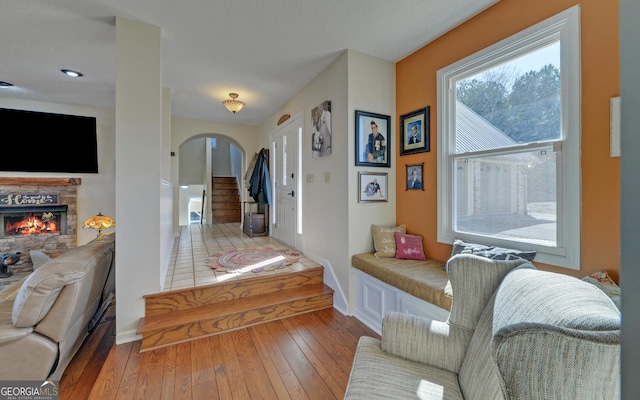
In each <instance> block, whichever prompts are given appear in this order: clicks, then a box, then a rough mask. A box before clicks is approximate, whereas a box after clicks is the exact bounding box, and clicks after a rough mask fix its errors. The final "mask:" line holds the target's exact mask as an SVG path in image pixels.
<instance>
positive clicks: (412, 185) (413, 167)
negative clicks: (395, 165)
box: [405, 163, 424, 191]
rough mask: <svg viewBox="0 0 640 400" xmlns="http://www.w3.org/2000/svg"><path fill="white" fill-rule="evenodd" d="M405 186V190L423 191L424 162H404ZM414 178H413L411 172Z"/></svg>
mask: <svg viewBox="0 0 640 400" xmlns="http://www.w3.org/2000/svg"><path fill="white" fill-rule="evenodd" d="M405 169H406V180H405V181H406V182H407V188H406V189H405V190H422V191H424V163H421V164H410V165H409V164H405ZM414 171H415V174H416V178H415V179H413V174H414Z"/></svg>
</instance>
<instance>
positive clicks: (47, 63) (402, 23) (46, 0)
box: [0, 0, 497, 124]
mask: <svg viewBox="0 0 640 400" xmlns="http://www.w3.org/2000/svg"><path fill="white" fill-rule="evenodd" d="M496 1H497V0H401V1H389V0H313V1H311V0H234V1H227V0H225V1H222V0H188V1H176V0H28V1H27V0H0V51H1V53H0V54H2V61H1V62H0V81H6V82H10V83H12V84H14V85H15V86H14V87H13V88H9V89H0V97H10V98H17V99H25V100H36V101H48V102H58V103H67V104H77V105H87V106H95V107H105V108H114V107H115V16H120V17H124V18H127V19H130V20H134V21H140V22H144V23H147V24H151V25H156V26H159V27H160V28H161V30H162V80H163V82H162V83H163V86H164V87H167V88H170V90H171V107H172V114H173V115H175V116H181V117H189V118H198V119H206V120H217V121H227V122H238V123H245V124H260V123H262V122H263V121H264V120H265V119H266V118H267V117H269V116H270V115H272V114H273V113H275V112H276V111H277V110H278V109H279V108H280V107H281V106H282V105H283V104H284V103H285V102H286V101H287V100H289V99H290V98H291V97H293V96H294V95H295V94H296V93H297V92H298V91H300V89H302V87H304V85H306V84H307V83H308V82H309V81H311V80H312V79H313V78H314V77H315V76H316V75H317V74H318V73H319V72H321V71H322V70H323V69H324V68H325V67H326V66H327V65H329V64H330V63H331V62H332V61H333V60H334V59H335V58H336V57H337V56H338V55H339V54H340V53H341V52H343V51H344V50H346V49H352V50H355V51H358V52H361V53H365V54H368V55H371V56H375V57H379V58H382V59H385V60H388V61H391V62H397V61H400V60H401V59H402V58H404V57H406V56H408V55H409V54H411V53H412V52H414V51H415V50H417V49H419V48H421V47H423V46H424V45H425V44H427V43H429V42H430V41H432V40H433V39H435V38H437V37H438V36H440V35H442V34H443V33H444V32H446V31H448V30H450V29H451V28H453V27H455V26H457V25H459V24H460V23H462V22H464V21H465V20H467V19H469V18H470V17H472V16H473V15H475V14H477V13H478V12H480V11H482V10H484V9H485V8H487V7H489V6H490V5H491V4H493V3H495V2H496ZM63 68H69V69H74V70H78V71H80V72H82V73H84V75H85V76H84V77H82V78H80V79H72V78H69V77H67V76H65V75H63V74H62V73H61V72H60V69H63ZM229 92H236V93H239V94H240V97H239V100H243V101H245V102H246V103H247V106H246V107H245V108H244V109H243V110H242V111H240V112H239V113H237V114H235V115H234V114H231V113H230V112H229V111H227V110H226V109H225V108H224V106H223V105H222V104H221V103H220V102H221V101H222V100H225V99H227V98H228V95H227V94H228V93H229Z"/></svg>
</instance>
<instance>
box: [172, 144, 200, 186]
mask: <svg viewBox="0 0 640 400" xmlns="http://www.w3.org/2000/svg"><path fill="white" fill-rule="evenodd" d="M205 142H206V139H205V138H202V137H201V138H197V139H193V140H189V141H186V142H184V143H182V144H181V145H180V147H179V148H178V152H177V154H178V157H177V159H178V163H179V165H180V167H179V176H180V178H179V179H178V182H179V184H180V185H200V184H202V174H203V168H204V165H205V162H206V149H205Z"/></svg>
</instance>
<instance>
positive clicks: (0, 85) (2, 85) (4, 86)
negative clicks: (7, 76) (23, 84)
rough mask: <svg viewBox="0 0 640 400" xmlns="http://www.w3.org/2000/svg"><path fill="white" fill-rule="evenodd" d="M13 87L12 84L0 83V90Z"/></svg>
mask: <svg viewBox="0 0 640 400" xmlns="http://www.w3.org/2000/svg"><path fill="white" fill-rule="evenodd" d="M11 86H13V83H9V82H3V81H0V88H8V87H11Z"/></svg>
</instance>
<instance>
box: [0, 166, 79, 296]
mask: <svg viewBox="0 0 640 400" xmlns="http://www.w3.org/2000/svg"><path fill="white" fill-rule="evenodd" d="M80 183H81V180H80V178H1V177H0V253H14V252H20V260H19V261H18V262H16V264H15V265H12V266H11V270H12V272H13V275H12V276H11V277H8V278H2V279H0V286H4V285H6V284H9V283H11V282H13V281H16V280H18V279H21V278H22V277H24V276H25V275H28V274H30V273H31V272H33V261H32V260H31V257H30V252H31V251H32V250H38V251H40V252H42V253H44V254H45V255H47V256H49V257H51V258H55V257H56V256H58V255H59V254H60V253H62V252H64V251H66V250H68V249H70V248H72V247H75V246H77V237H76V234H77V225H78V223H77V186H78V185H80Z"/></svg>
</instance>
